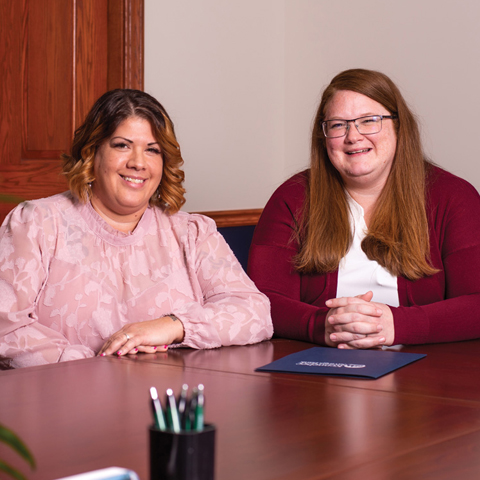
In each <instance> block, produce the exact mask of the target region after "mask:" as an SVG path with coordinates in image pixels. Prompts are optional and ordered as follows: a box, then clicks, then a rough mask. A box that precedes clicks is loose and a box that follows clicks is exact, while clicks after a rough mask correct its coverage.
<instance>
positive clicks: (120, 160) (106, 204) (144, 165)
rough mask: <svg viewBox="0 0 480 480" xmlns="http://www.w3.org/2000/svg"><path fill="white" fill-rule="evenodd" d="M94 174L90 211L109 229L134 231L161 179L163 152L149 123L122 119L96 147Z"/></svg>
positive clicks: (136, 119)
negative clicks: (109, 227) (101, 218)
mask: <svg viewBox="0 0 480 480" xmlns="http://www.w3.org/2000/svg"><path fill="white" fill-rule="evenodd" d="M94 172H95V181H94V182H93V184H92V194H93V195H92V199H91V202H92V206H93V208H94V209H95V210H96V211H97V212H98V213H99V214H100V215H101V216H102V217H103V218H104V219H105V221H106V222H107V223H108V224H109V225H111V226H112V227H114V228H116V229H118V230H121V231H131V230H133V228H135V226H136V224H137V223H138V221H139V220H140V218H141V216H142V215H143V212H145V210H146V209H147V207H148V204H149V200H150V197H151V196H152V195H153V193H154V192H155V190H156V189H157V187H158V185H159V184H160V180H161V179H162V172H163V159H162V153H161V150H160V146H159V144H158V142H157V140H156V139H155V137H154V136H153V133H152V128H151V126H150V123H149V122H148V121H147V120H145V119H143V118H140V117H130V118H127V119H126V120H124V121H123V122H122V123H121V124H120V125H119V126H118V128H117V129H116V130H115V132H114V133H113V135H112V136H111V137H110V138H108V139H107V140H106V141H105V142H104V143H103V144H102V145H101V146H100V147H99V148H98V150H97V153H96V154H95V162H94Z"/></svg>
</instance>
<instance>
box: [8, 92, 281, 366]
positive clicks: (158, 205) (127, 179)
mask: <svg viewBox="0 0 480 480" xmlns="http://www.w3.org/2000/svg"><path fill="white" fill-rule="evenodd" d="M182 164H183V160H182V157H181V154H180V148H179V145H178V143H177V140H176V138H175V133H174V129H173V124H172V122H171V120H170V118H169V116H168V114H167V113H166V111H165V110H164V108H163V107H162V106H161V105H160V103H158V101H157V100H155V99H154V98H153V97H151V96H150V95H148V94H146V93H144V92H140V91H137V90H121V89H118V90H113V91H110V92H107V93H106V94H104V95H103V96H102V97H101V98H100V99H99V100H98V101H97V102H96V104H95V105H94V106H93V108H92V110H91V111H90V113H89V114H88V116H87V118H86V120H85V122H84V124H83V125H82V126H81V127H80V128H78V130H77V131H76V132H75V137H74V140H73V145H72V152H71V155H70V156H67V155H65V156H64V166H63V171H64V174H65V176H66V177H67V179H68V182H69V186H70V191H68V192H65V193H62V194H59V195H54V196H52V197H49V198H44V199H40V200H34V201H29V202H25V203H22V204H21V205H19V206H18V207H17V208H15V209H14V210H13V211H12V212H11V213H10V214H9V216H8V217H7V218H6V220H5V222H4V224H3V226H2V227H1V228H0V356H4V357H7V358H10V359H11V365H12V366H13V367H23V366H31V365H39V364H44V363H53V362H60V361H66V360H74V359H80V358H86V357H92V356H94V355H109V354H116V355H125V354H134V353H137V352H144V353H153V352H156V351H162V350H166V349H167V348H168V346H169V345H175V346H185V347H192V348H215V347H220V346H222V345H242V344H251V343H256V342H260V341H262V340H266V339H268V338H270V337H271V335H272V323H271V318H270V310H269V302H268V300H267V298H266V297H265V296H264V295H263V294H261V293H260V292H259V291H258V290H257V289H256V287H255V286H254V284H253V283H252V282H251V280H250V279H249V278H248V277H247V276H246V274H245V273H244V271H243V270H242V268H241V266H240V264H239V263H238V261H237V260H236V258H235V256H234V255H233V253H232V252H231V250H230V249H229V247H228V246H227V244H226V243H225V241H224V239H223V238H222V236H221V235H220V234H219V233H218V232H217V231H216V228H215V223H214V222H213V221H212V220H210V219H208V218H206V217H203V216H201V215H189V214H187V213H184V212H180V211H179V209H180V207H181V206H182V205H183V203H184V202H185V200H184V193H185V190H184V189H183V187H182V183H183V180H184V174H183V171H182V170H181V169H180V167H181V166H182Z"/></svg>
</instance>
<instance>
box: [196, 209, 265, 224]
mask: <svg viewBox="0 0 480 480" xmlns="http://www.w3.org/2000/svg"><path fill="white" fill-rule="evenodd" d="M262 212H263V208H254V209H249V210H217V211H213V212H194V213H199V214H201V215H205V216H207V217H210V218H213V219H214V220H215V222H216V224H217V227H218V228H220V227H245V226H248V225H256V224H257V223H258V220H259V219H260V215H261V214H262Z"/></svg>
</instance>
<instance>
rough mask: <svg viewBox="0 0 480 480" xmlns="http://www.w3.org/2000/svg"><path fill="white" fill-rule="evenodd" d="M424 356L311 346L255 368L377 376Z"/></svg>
mask: <svg viewBox="0 0 480 480" xmlns="http://www.w3.org/2000/svg"><path fill="white" fill-rule="evenodd" d="M423 357H426V355H425V354H422V353H404V352H392V351H388V350H341V349H338V348H328V347H313V348H309V349H308V350H303V351H302V352H297V353H292V354H291V355H287V356H286V357H283V358H280V359H279V360H276V361H274V362H272V363H269V364H268V365H264V366H263V367H259V368H256V369H255V371H258V372H283V373H309V374H315V375H335V376H337V375H341V376H347V377H360V378H379V377H381V376H383V375H386V374H387V373H390V372H393V371H394V370H397V369H398V368H401V367H404V366H405V365H408V364H409V363H412V362H416V361H417V360H420V359H421V358H423Z"/></svg>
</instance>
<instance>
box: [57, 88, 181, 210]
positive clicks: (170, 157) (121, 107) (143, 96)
mask: <svg viewBox="0 0 480 480" xmlns="http://www.w3.org/2000/svg"><path fill="white" fill-rule="evenodd" d="M131 117H139V118H142V119H144V120H147V121H148V122H149V124H150V126H151V128H152V133H153V136H154V137H155V139H156V141H157V142H158V144H159V145H160V149H161V152H162V158H163V174H162V181H161V182H160V184H159V186H158V188H157V189H156V191H155V192H154V194H153V195H152V197H151V198H150V205H151V206H158V207H161V208H162V209H163V210H165V211H166V212H168V213H176V212H177V211H178V210H179V209H180V207H181V206H182V205H183V204H184V203H185V198H184V195H185V189H184V188H183V186H182V184H183V181H184V179H185V174H184V172H183V170H181V168H180V167H181V166H182V165H183V159H182V156H181V154H180V146H179V145H178V142H177V139H176V137H175V131H174V126H173V122H172V121H171V119H170V117H169V116H168V114H167V112H166V110H165V109H164V108H163V107H162V105H161V104H160V103H159V102H158V101H157V100H156V99H155V98H153V97H152V96H151V95H149V94H148V93H145V92H142V91H140V90H131V89H120V88H119V89H115V90H110V91H109V92H107V93H105V94H103V95H102V96H101V97H100V98H99V99H98V100H97V101H96V102H95V105H93V107H92V109H91V110H90V112H89V113H88V115H87V117H86V119H85V121H84V122H83V124H82V125H81V126H80V127H79V128H77V130H76V131H75V136H74V138H73V143H72V150H71V154H70V155H67V154H64V155H62V159H63V174H64V175H65V176H66V178H67V181H68V184H69V188H70V191H71V192H72V193H73V194H74V195H75V196H76V197H77V198H78V199H79V200H80V201H81V202H83V203H85V202H87V201H88V199H89V198H90V197H91V195H92V190H91V186H90V184H91V183H92V182H94V181H95V174H94V160H95V154H96V152H97V150H98V148H99V147H100V145H102V144H103V143H104V142H105V141H106V140H107V139H108V138H110V137H111V136H112V135H113V133H114V132H115V130H116V129H117V127H118V126H119V125H120V124H121V123H122V122H123V121H124V120H126V119H127V118H131Z"/></svg>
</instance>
